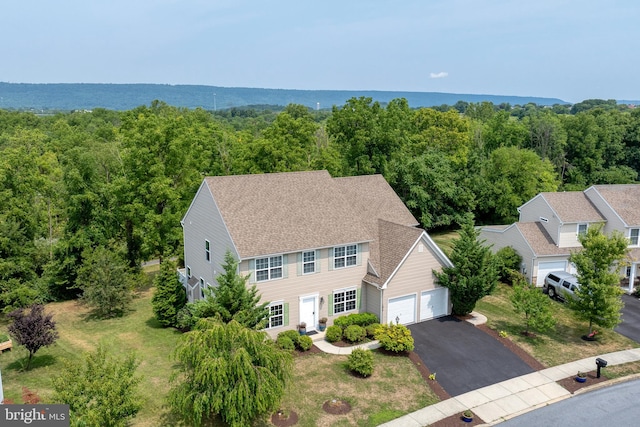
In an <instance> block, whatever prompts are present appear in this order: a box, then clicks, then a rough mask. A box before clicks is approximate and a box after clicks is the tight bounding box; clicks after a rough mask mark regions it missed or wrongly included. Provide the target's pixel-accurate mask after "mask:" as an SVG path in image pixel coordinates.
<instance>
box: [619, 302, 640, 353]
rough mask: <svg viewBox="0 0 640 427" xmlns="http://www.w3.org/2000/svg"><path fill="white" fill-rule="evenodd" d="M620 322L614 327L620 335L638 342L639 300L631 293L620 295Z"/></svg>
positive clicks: (639, 322)
mask: <svg viewBox="0 0 640 427" xmlns="http://www.w3.org/2000/svg"><path fill="white" fill-rule="evenodd" d="M622 301H623V302H624V308H623V309H622V323H620V324H619V325H618V326H616V328H615V329H614V330H615V331H616V332H617V333H619V334H620V335H624V336H625V337H627V338H631V339H632V340H634V341H635V342H638V343H640V300H639V299H638V298H637V297H634V296H632V295H626V294H625V295H622Z"/></svg>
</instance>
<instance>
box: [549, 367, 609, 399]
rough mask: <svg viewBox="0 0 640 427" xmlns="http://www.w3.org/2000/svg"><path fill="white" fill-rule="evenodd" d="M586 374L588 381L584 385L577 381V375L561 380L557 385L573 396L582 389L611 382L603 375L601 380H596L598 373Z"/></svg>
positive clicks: (590, 372)
mask: <svg viewBox="0 0 640 427" xmlns="http://www.w3.org/2000/svg"><path fill="white" fill-rule="evenodd" d="M576 374H577V372H576ZM586 374H587V381H585V382H583V383H579V382H578V381H576V377H575V375H574V376H573V377H569V378H564V379H561V380H560V381H557V383H558V384H560V385H561V386H562V387H564V388H565V389H567V390H568V391H569V392H571V394H573V393H575V392H576V391H578V390H580V389H581V388H585V387H590V386H592V385H595V384H598V383H601V382H604V381H608V380H609V378H607V377H605V376H604V375H602V374H601V375H600V378H596V375H597V372H596V371H589V372H586Z"/></svg>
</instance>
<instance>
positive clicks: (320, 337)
mask: <svg viewBox="0 0 640 427" xmlns="http://www.w3.org/2000/svg"><path fill="white" fill-rule="evenodd" d="M325 334H326V331H322V332H320V331H316V333H315V334H313V335H309V337H310V338H311V340H312V341H314V342H315V341H324V336H325Z"/></svg>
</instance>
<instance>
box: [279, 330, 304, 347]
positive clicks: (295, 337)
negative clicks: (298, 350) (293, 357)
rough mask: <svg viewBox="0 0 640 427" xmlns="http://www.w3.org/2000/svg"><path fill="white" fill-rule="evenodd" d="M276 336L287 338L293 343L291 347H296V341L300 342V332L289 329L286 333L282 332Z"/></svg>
mask: <svg viewBox="0 0 640 427" xmlns="http://www.w3.org/2000/svg"><path fill="white" fill-rule="evenodd" d="M278 336H285V337H289V339H290V340H291V341H292V342H293V345H296V346H297V345H298V341H299V340H300V336H301V335H300V332H298V331H296V330H294V329H289V330H288V331H282V332H280V333H279V334H278Z"/></svg>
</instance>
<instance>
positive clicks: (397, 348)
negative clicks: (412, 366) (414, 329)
mask: <svg viewBox="0 0 640 427" xmlns="http://www.w3.org/2000/svg"><path fill="white" fill-rule="evenodd" d="M375 338H376V339H377V340H378V341H380V345H381V346H382V348H384V349H385V350H387V351H393V352H395V353H400V352H403V351H412V350H413V337H412V336H411V331H410V330H409V329H408V328H407V327H406V326H404V325H395V324H389V325H380V326H379V327H378V328H377V329H376V333H375Z"/></svg>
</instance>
